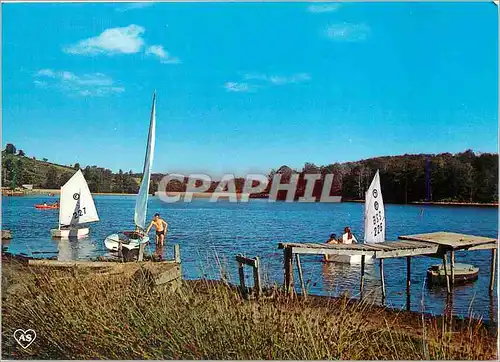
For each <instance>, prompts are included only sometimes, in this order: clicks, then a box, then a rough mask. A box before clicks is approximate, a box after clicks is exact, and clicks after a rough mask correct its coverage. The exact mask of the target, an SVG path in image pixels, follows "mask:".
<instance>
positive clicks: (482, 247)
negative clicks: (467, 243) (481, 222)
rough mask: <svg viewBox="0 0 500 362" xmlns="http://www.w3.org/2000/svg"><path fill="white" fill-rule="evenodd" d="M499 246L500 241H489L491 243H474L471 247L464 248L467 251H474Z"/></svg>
mask: <svg viewBox="0 0 500 362" xmlns="http://www.w3.org/2000/svg"><path fill="white" fill-rule="evenodd" d="M497 248H498V243H489V244H481V245H474V246H471V247H469V248H464V250H467V251H474V250H491V249H497Z"/></svg>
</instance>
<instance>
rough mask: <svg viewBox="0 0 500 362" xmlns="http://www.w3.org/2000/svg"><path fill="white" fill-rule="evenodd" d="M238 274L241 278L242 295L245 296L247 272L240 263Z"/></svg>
mask: <svg viewBox="0 0 500 362" xmlns="http://www.w3.org/2000/svg"><path fill="white" fill-rule="evenodd" d="M238 274H239V276H240V287H241V293H242V294H243V295H245V294H246V288H245V270H244V269H243V263H241V262H238Z"/></svg>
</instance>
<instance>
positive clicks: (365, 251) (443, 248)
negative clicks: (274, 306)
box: [278, 231, 498, 309]
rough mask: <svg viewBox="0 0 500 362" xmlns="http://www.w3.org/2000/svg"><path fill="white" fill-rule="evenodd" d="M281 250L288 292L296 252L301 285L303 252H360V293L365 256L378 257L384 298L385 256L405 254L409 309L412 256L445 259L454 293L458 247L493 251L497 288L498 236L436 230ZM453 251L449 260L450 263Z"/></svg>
mask: <svg viewBox="0 0 500 362" xmlns="http://www.w3.org/2000/svg"><path fill="white" fill-rule="evenodd" d="M278 248H279V249H283V253H284V258H283V259H284V260H283V270H284V285H285V290H286V291H287V292H289V293H290V292H291V291H292V285H293V259H294V255H295V259H296V264H297V269H298V271H299V279H301V280H300V284H301V286H303V285H304V281H303V280H302V266H301V265H300V257H299V255H300V254H315V255H325V254H328V255H361V279H360V292H361V296H362V295H363V286H364V271H365V259H366V258H375V259H378V260H379V267H380V279H381V285H382V297H383V298H385V295H386V294H385V281H384V263H383V262H384V259H387V258H401V257H406V273H407V277H406V294H407V309H409V307H410V283H411V277H410V273H411V258H412V257H413V256H428V257H434V258H440V259H442V261H443V265H444V269H445V276H446V281H447V283H446V284H447V292H448V293H451V290H452V288H453V284H454V264H455V251H457V250H466V251H473V250H485V249H489V250H491V276H490V285H489V291H490V293H491V292H492V291H493V288H494V281H495V265H496V254H497V248H498V241H497V239H493V238H488V237H483V236H475V235H466V234H458V233H451V232H444V231H440V232H433V233H427V234H417V235H404V236H400V237H399V241H386V242H383V243H376V244H373V243H367V244H325V243H293V242H291V243H279V244H278ZM448 254H450V258H449V259H450V262H448ZM302 294H303V295H304V296H305V295H306V291H305V288H303V287H302Z"/></svg>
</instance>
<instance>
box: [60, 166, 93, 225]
mask: <svg viewBox="0 0 500 362" xmlns="http://www.w3.org/2000/svg"><path fill="white" fill-rule="evenodd" d="M92 221H99V216H98V215H97V210H96V208H95V205H94V199H93V198H92V194H91V193H90V190H89V186H88V185H87V182H86V181H85V178H84V177H83V174H82V171H81V170H78V171H76V173H75V174H74V175H73V176H72V177H71V178H70V179H69V180H68V182H66V183H65V184H64V186H63V187H61V200H60V205H59V225H65V226H66V225H77V224H83V223H86V222H92Z"/></svg>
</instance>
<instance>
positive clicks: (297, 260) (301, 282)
mask: <svg viewBox="0 0 500 362" xmlns="http://www.w3.org/2000/svg"><path fill="white" fill-rule="evenodd" d="M295 261H296V262H297V271H298V272H299V280H300V287H301V289H302V296H303V297H304V298H306V297H307V291H306V286H305V283H304V275H303V274H302V265H301V264H300V255H299V254H295Z"/></svg>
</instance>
